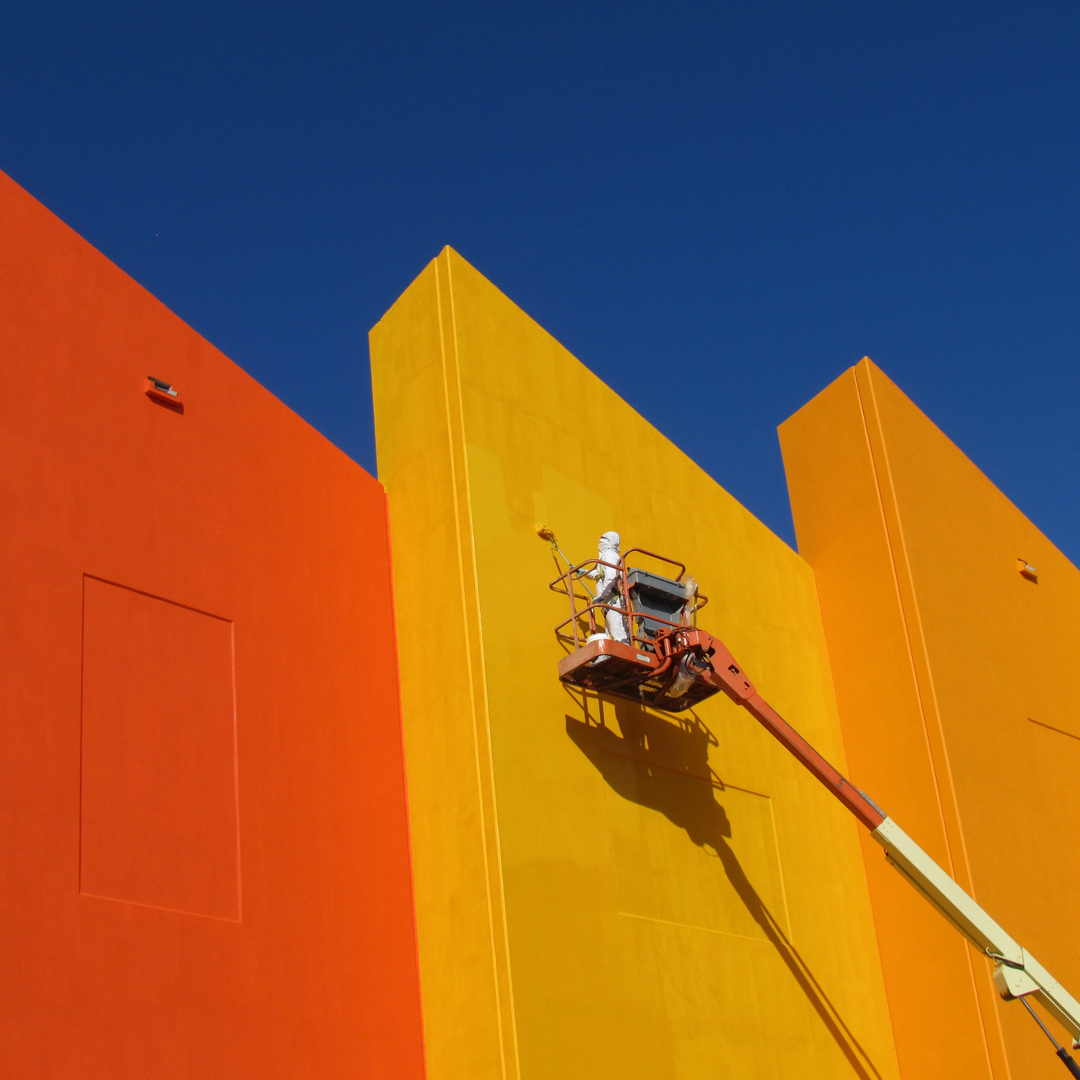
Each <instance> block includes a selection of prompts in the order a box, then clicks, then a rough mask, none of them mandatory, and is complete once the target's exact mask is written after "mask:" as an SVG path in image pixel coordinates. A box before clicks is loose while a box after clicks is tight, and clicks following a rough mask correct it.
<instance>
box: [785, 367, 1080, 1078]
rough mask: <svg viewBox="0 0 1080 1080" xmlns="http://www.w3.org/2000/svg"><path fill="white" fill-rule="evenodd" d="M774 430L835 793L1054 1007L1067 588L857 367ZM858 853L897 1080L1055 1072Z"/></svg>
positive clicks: (1076, 653) (954, 947)
mask: <svg viewBox="0 0 1080 1080" xmlns="http://www.w3.org/2000/svg"><path fill="white" fill-rule="evenodd" d="M780 434H781V442H782V445H783V450H784V460H785V464H786V468H787V472H788V482H789V487H790V490H791V499H792V508H793V512H794V517H795V526H796V531H797V534H798V538H799V550H800V553H801V554H802V555H803V556H804V557H805V558H806V559H807V561H808V562H809V563H810V564H811V566H812V567H813V568H814V572H815V576H816V581H817V588H818V595H819V597H820V602H821V611H822V618H823V621H824V626H825V633H826V640H827V642H828V648H829V658H830V664H831V667H832V671H833V678H834V684H835V688H836V695H837V704H838V707H839V710H840V719H841V724H842V727H843V732H844V741H845V745H846V748H847V754H848V760H849V763H850V770H851V774H852V778H853V780H854V781H855V782H856V783H857V784H859V785H860V786H862V787H863V788H865V789H866V790H867V791H868V792H870V794H871V795H872V796H873V797H874V798H875V799H876V800H877V801H878V802H879V803H880V804H881V805H882V806H884V808H885V809H886V810H887V811H888V812H889V814H890V815H891V816H892V817H894V818H895V819H896V821H897V822H898V824H899V825H900V826H901V827H902V828H903V829H905V830H906V831H907V832H908V833H909V834H910V835H912V836H913V837H914V839H915V840H916V841H917V842H918V843H920V844H921V845H922V846H923V847H925V848H926V850H927V851H928V852H929V853H930V854H931V855H932V856H933V857H934V858H935V859H936V860H937V861H938V862H939V863H941V865H943V866H944V867H945V868H946V869H948V870H949V871H950V872H951V873H952V874H953V876H954V877H955V878H956V880H957V881H958V882H959V883H960V884H961V885H962V886H963V887H964V888H966V889H967V890H968V891H969V892H971V893H972V894H973V895H974V896H975V898H976V899H977V900H978V901H979V903H981V904H982V905H983V906H984V907H985V908H986V909H987V910H988V911H989V912H990V914H991V915H992V916H994V917H995V918H996V919H997V920H998V921H999V922H1000V923H1001V924H1002V925H1003V926H1004V927H1005V929H1006V930H1007V931H1008V932H1009V933H1011V934H1012V936H1013V937H1015V938H1016V939H1017V940H1019V941H1020V943H1021V944H1022V945H1024V946H1025V947H1026V948H1028V949H1029V950H1030V951H1031V952H1032V953H1033V954H1034V955H1035V956H1036V957H1038V959H1039V960H1040V961H1041V962H1042V963H1043V964H1044V965H1046V966H1047V967H1048V968H1049V969H1050V970H1051V971H1052V972H1053V973H1054V975H1055V976H1056V977H1057V978H1058V979H1060V980H1061V981H1062V982H1063V983H1064V984H1065V986H1067V987H1069V988H1070V989H1071V990H1072V991H1073V992H1074V993H1076V992H1077V990H1078V988H1080V954H1078V953H1077V949H1076V927H1077V926H1078V925H1080V889H1078V887H1080V855H1078V854H1077V853H1076V851H1075V845H1073V844H1072V843H1071V839H1072V825H1073V824H1074V823H1075V822H1076V821H1077V820H1078V819H1080V790H1078V787H1077V777H1078V776H1080V720H1078V719H1077V716H1078V713H1077V703H1078V702H1080V662H1078V661H1080V648H1078V644H1077V643H1078V636H1077V627H1078V626H1080V572H1078V571H1077V569H1076V568H1075V567H1074V566H1072V565H1071V564H1070V563H1069V562H1068V560H1066V559H1065V557H1064V556H1063V555H1062V554H1061V553H1060V552H1059V551H1057V550H1056V549H1055V548H1054V546H1053V545H1052V544H1051V543H1050V542H1049V541H1048V540H1047V539H1046V537H1044V536H1043V535H1042V534H1041V533H1040V532H1039V531H1038V530H1037V529H1036V528H1035V526H1034V525H1032V524H1031V522H1029V521H1028V520H1027V519H1026V518H1025V517H1024V516H1023V515H1022V514H1021V513H1020V512H1019V511H1018V510H1017V509H1016V507H1014V506H1013V505H1012V504H1011V503H1010V502H1009V501H1008V500H1007V499H1006V498H1005V497H1004V496H1003V495H1002V494H1001V492H1000V491H998V490H997V488H995V487H994V485H993V484H991V483H990V481H989V480H988V479H987V478H986V477H985V476H984V475H983V474H982V473H981V472H980V471H979V470H978V469H977V468H976V466H975V465H973V464H972V462H971V461H970V460H969V459H968V458H966V457H965V456H964V454H963V453H961V451H960V450H959V449H958V448H957V447H956V446H955V445H954V444H953V443H951V442H950V441H949V439H948V438H947V437H946V436H945V435H944V434H942V432H941V431H940V430H938V429H937V428H936V427H935V426H934V425H933V424H932V423H931V421H930V420H929V419H927V417H926V416H925V415H924V414H923V413H922V412H920V411H919V409H918V408H916V406H915V405H913V404H912V402H911V401H910V400H909V399H908V398H906V397H905V396H904V394H903V393H902V392H901V391H900V390H899V389H898V388H897V387H896V386H895V384H893V383H892V382H891V381H890V380H889V379H888V378H887V377H886V376H885V375H884V374H883V373H882V371H881V370H880V369H879V368H877V367H875V366H874V365H873V364H872V363H871V362H870V361H869V360H864V361H863V362H862V363H860V364H859V365H858V367H856V368H854V369H852V370H850V371H848V372H846V373H845V374H844V375H842V376H841V377H840V378H839V379H837V380H836V382H834V383H833V384H832V385H831V386H829V387H828V388H826V389H825V390H824V391H822V392H821V394H819V395H818V396H817V397H816V398H815V399H814V400H813V401H811V402H810V403H809V404H808V405H806V406H804V407H803V409H801V410H800V411H799V412H798V413H796V414H795V415H794V416H793V417H792V418H791V419H789V420H788V421H786V422H785V424H784V425H783V426H782V427H781V429H780ZM1018 558H1023V559H1026V560H1027V561H1029V562H1030V563H1031V564H1032V565H1034V566H1035V567H1036V569H1037V570H1038V571H1039V579H1038V582H1037V583H1035V582H1031V581H1028V580H1026V579H1025V578H1024V577H1022V576H1021V575H1020V573H1019V572H1018V564H1017V559H1018ZM864 851H865V856H866V862H867V875H868V879H869V882H870V890H871V899H872V903H873V908H874V916H875V922H876V924H877V929H878V938H879V943H880V949H881V957H882V965H883V969H884V972H885V983H886V990H887V993H888V998H889V1008H890V1013H891V1015H892V1020H893V1027H894V1031H895V1035H896V1046H897V1053H898V1056H899V1059H900V1067H901V1072H902V1074H903V1075H904V1076H905V1077H909V1078H911V1080H930V1078H937V1077H941V1078H945V1077H950V1078H955V1077H958V1076H963V1077H965V1078H977V1077H991V1076H992V1077H994V1078H995V1080H1003V1078H1004V1077H1007V1076H1010V1075H1011V1076H1014V1077H1017V1078H1023V1080H1028V1078H1039V1077H1043V1076H1046V1077H1047V1078H1048V1080H1050V1078H1052V1077H1056V1076H1058V1075H1059V1074H1060V1071H1061V1065H1060V1064H1059V1063H1058V1062H1057V1061H1056V1060H1055V1059H1054V1057H1053V1054H1052V1051H1051V1048H1050V1044H1049V1043H1048V1042H1046V1040H1045V1037H1044V1036H1043V1035H1042V1034H1041V1033H1040V1032H1039V1031H1038V1029H1037V1028H1036V1027H1035V1025H1034V1023H1033V1022H1032V1021H1031V1019H1030V1017H1028V1016H1027V1015H1026V1014H1025V1013H1024V1011H1023V1009H1022V1007H1021V1006H1020V1005H1019V1004H1016V1003H1011V1004H1006V1003H1005V1002H1002V1001H1001V1000H1000V999H999V998H998V997H997V995H996V993H995V992H994V990H993V987H992V984H991V981H990V965H989V961H987V960H985V959H983V958H981V957H979V956H977V955H975V954H974V952H973V951H972V950H971V949H970V948H969V947H968V946H967V945H966V944H965V943H964V942H963V940H962V939H961V938H960V936H959V935H958V934H956V932H955V931H953V930H952V929H951V927H949V926H948V925H947V924H946V923H945V922H944V920H942V919H941V918H940V917H939V916H938V915H936V914H935V913H934V912H933V911H932V910H931V909H930V907H929V905H927V904H925V902H924V901H923V900H922V899H921V898H920V897H918V896H917V895H916V894H915V892H914V891H913V890H912V889H911V888H910V887H909V886H908V885H907V884H906V883H905V882H904V881H903V880H902V879H901V878H900V876H899V875H898V874H897V873H896V872H895V871H893V870H892V869H891V868H889V867H888V866H887V864H886V863H885V861H884V859H883V857H882V853H881V851H880V849H878V848H877V846H876V845H875V844H873V843H872V842H870V841H869V840H866V842H865V845H864ZM1058 1034H1059V1036H1060V1038H1061V1039H1062V1040H1064V1033H1063V1032H1061V1031H1059V1032H1058Z"/></svg>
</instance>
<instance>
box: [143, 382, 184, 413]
mask: <svg viewBox="0 0 1080 1080" xmlns="http://www.w3.org/2000/svg"><path fill="white" fill-rule="evenodd" d="M146 396H147V397H148V398H149V399H150V400H151V401H155V402H157V404H158V405H164V406H165V407H166V408H167V409H172V410H174V411H175V412H183V411H184V403H183V402H182V401H181V400H180V395H179V394H178V393H177V392H176V387H175V386H173V385H172V384H171V383H167V382H165V380H164V379H155V378H154V376H153V375H147V376H146Z"/></svg>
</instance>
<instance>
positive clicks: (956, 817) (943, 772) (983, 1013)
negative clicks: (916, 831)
mask: <svg viewBox="0 0 1080 1080" xmlns="http://www.w3.org/2000/svg"><path fill="white" fill-rule="evenodd" d="M863 379H865V382H866V394H865V395H864V393H863V387H862V385H861V384H862V381H863ZM855 386H856V390H857V391H858V399H859V408H860V411H861V412H862V420H863V426H864V429H865V431H866V435H867V442H868V444H869V447H870V460H871V464H872V466H873V473H874V484H875V487H876V489H877V494H878V500H879V503H880V505H881V511H882V517H883V519H884V524H885V541H886V544H887V545H888V549H889V561H890V564H891V565H892V569H893V581H894V584H895V586H896V590H897V599H898V601H899V607H900V617H901V620H902V622H903V626H904V637H905V640H906V642H907V648H908V659H909V662H910V664H911V668H912V676H913V681H914V685H915V693H916V697H917V699H918V703H919V715H920V717H921V719H922V725H923V735H924V738H925V739H926V748H927V752H928V754H929V759H930V770H931V774H932V776H933V780H934V791H935V795H936V797H937V804H938V814H939V818H940V820H941V826H942V831H943V833H944V837H945V848H946V852H947V854H948V857H949V864H950V865H949V870H950V872H951V873H952V875H953V877H954V879H955V880H956V881H957V882H958V884H960V886H961V887H962V888H964V889H965V890H966V891H967V892H968V893H970V894H972V895H973V894H974V890H973V888H972V882H971V867H970V864H969V862H968V856H967V845H966V843H965V841H964V831H963V825H962V821H961V818H960V808H959V804H958V802H957V798H956V790H955V786H954V784H953V779H952V768H951V763H950V760H949V752H948V745H947V743H946V742H945V731H944V727H943V725H942V723H941V711H940V708H939V706H938V702H937V693H936V689H935V686H934V677H933V671H932V670H931V667H930V656H929V653H928V651H927V647H926V638H925V634H924V632H923V626H922V617H921V614H920V612H919V602H918V597H917V596H916V594H915V582H914V578H913V575H912V571H911V564H910V561H909V560H908V556H907V545H906V542H905V540H904V532H903V522H902V521H901V519H900V506H899V503H898V501H897V498H896V489H895V484H894V482H893V476H892V468H891V465H890V463H889V453H888V448H887V447H886V445H885V433H884V429H883V427H882V423H881V415H880V412H879V411H878V405H877V396H876V394H875V392H874V385H873V378H872V374H871V368H870V366H869V364H867V363H865V362H864V363H863V364H860V365H859V366H858V367H856V368H855ZM867 398H868V399H869V405H870V408H871V409H872V410H873V421H874V422H873V426H872V427H871V424H870V421H869V416H868V415H867V408H866V404H867V402H866V399H867ZM875 436H876V438H875ZM875 442H876V443H877V446H876V447H875ZM886 490H887V491H888V500H886V498H885V492H886ZM890 511H891V513H890ZM894 534H895V535H894ZM920 669H921V670H920ZM923 684H925V690H924V685H923ZM928 706H929V708H928ZM931 712H932V713H933V716H932V717H931V715H930V713H931ZM931 723H933V725H934V736H935V737H934V738H932V737H931V731H930V727H931ZM935 743H936V744H937V746H936V747H935ZM943 787H944V788H945V790H944V791H943V790H942V789H943ZM946 800H948V811H947V810H946ZM958 871H959V872H958ZM964 956H965V957H966V959H967V962H968V969H969V972H970V974H971V982H972V989H973V990H974V992H975V1003H976V1005H977V1006H978V1012H979V1021H980V1026H981V1029H982V1035H983V1048H984V1051H985V1053H986V1060H987V1065H988V1067H989V1069H990V1073H991V1075H994V1074H995V1073H997V1072H998V1071H999V1069H997V1068H995V1061H997V1062H998V1063H999V1065H1000V1068H1001V1069H1003V1070H1004V1074H1005V1076H1006V1077H1009V1076H1011V1075H1012V1072H1011V1069H1010V1067H1009V1059H1008V1054H1007V1052H1006V1049H1005V1041H1004V1033H1003V1032H1002V1030H1001V1020H1000V1017H999V1016H998V1014H997V1009H996V1006H995V1003H994V1000H993V997H992V994H993V986H992V984H990V983H989V982H988V980H987V979H986V978H985V977H984V978H982V979H980V978H979V974H980V973H978V972H977V971H976V969H975V964H974V961H973V959H972V956H971V950H970V949H968V948H965V950H964ZM988 990H989V991H990V994H991V997H990V1000H989V1001H987V1000H986V998H987V991H988ZM988 1011H989V1012H990V1016H989V1017H988V1016H987V1012H988ZM991 1027H992V1028H993V1029H994V1030H995V1031H996V1033H997V1036H998V1038H997V1042H998V1045H999V1047H1000V1056H999V1055H997V1054H995V1053H994V1052H993V1050H992V1049H991V1035H990V1030H989V1029H990V1028H991Z"/></svg>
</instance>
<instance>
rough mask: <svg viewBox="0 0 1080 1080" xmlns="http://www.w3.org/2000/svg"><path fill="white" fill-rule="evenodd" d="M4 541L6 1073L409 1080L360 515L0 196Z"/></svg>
mask: <svg viewBox="0 0 1080 1080" xmlns="http://www.w3.org/2000/svg"><path fill="white" fill-rule="evenodd" d="M147 375H155V376H158V377H160V378H162V379H165V380H167V381H169V382H172V383H174V384H176V386H177V387H178V388H179V391H180V397H181V399H182V403H183V407H184V410H183V412H180V411H179V410H177V409H173V408H168V407H166V406H164V405H161V404H157V403H155V402H154V401H152V400H151V399H150V398H148V397H147V395H146V393H145V392H144V391H145V386H146V377H147ZM0 521H2V522H3V527H2V528H0V627H2V629H3V648H2V649H0V725H2V737H0V925H2V927H3V932H2V933H0V1047H2V1049H0V1060H2V1063H3V1066H2V1072H3V1074H4V1075H5V1076H10V1077H25V1078H27V1080H31V1078H32V1080H45V1078H50V1080H51V1078H57V1080H60V1078H63V1080H72V1078H74V1077H79V1078H85V1080H94V1078H98V1077H100V1078H102V1080H105V1078H107V1080H148V1078H153V1080H181V1078H183V1080H194V1078H196V1077H197V1078H199V1080H209V1078H218V1077H220V1078H226V1077H227V1078H229V1080H237V1078H241V1077H253V1078H254V1077H257V1078H259V1080H271V1078H281V1080H300V1078H302V1077H309V1078H316V1077H317V1078H319V1080H327V1078H331V1077H356V1076H365V1077H395V1078H397V1077H401V1078H419V1077H421V1076H422V1075H423V1060H422V1045H421V1029H420V1012H419V993H418V985H417V969H416V953H415V940H414V923H413V912H412V906H411V895H410V888H411V886H410V873H409V854H408V836H407V827H406V806H405V792H404V776H403V766H402V754H401V737H400V721H399V712H398V696H397V674H396V661H395V649H394V636H393V630H392V623H393V612H392V605H391V591H390V572H389V557H388V556H389V552H388V543H387V530H386V517H385V501H384V495H383V492H382V490H381V488H380V487H379V485H378V483H377V482H376V481H375V480H374V479H372V478H371V477H370V476H368V475H367V474H366V473H364V471H363V470H362V469H361V468H360V467H359V466H358V465H356V464H355V463H354V462H352V461H350V460H349V459H348V458H346V457H345V455H344V454H342V453H341V452H340V451H338V450H336V449H335V448H334V447H333V446H331V445H330V444H329V443H328V442H327V441H326V440H325V439H323V438H322V437H321V436H319V435H318V434H317V433H316V432H315V431H313V430H312V429H311V428H310V427H309V426H308V425H306V424H305V423H304V422H303V421H301V420H300V418H299V417H297V416H296V415H295V414H294V413H292V412H290V411H289V410H288V409H287V408H285V406H284V405H282V404H281V402H279V401H277V400H276V399H275V398H274V397H273V396H272V395H271V394H269V393H268V392H267V391H266V390H264V389H263V388H262V387H260V386H259V385H258V384H257V383H255V382H254V381H253V380H252V379H250V378H249V377H248V376H247V375H245V374H244V373H243V372H242V371H241V370H240V369H239V368H237V367H236V366H235V365H234V364H232V363H231V362H230V361H229V360H228V359H227V358H226V357H224V356H222V355H221V353H219V352H218V351H217V350H216V349H214V348H213V347H212V346H211V345H209V344H208V343H207V342H206V341H204V340H203V339H202V338H200V337H199V336H198V335H197V334H196V333H195V332H194V331H193V330H191V329H190V328H189V327H187V326H185V325H184V324H183V323H182V322H181V321H180V320H179V319H177V318H176V316H174V315H172V314H171V313H170V312H169V311H167V310H166V309H165V308H164V307H163V306H162V305H161V304H160V303H158V301H156V300H155V299H154V298H153V297H151V296H150V295H149V294H148V293H146V292H145V291H144V290H143V289H141V288H140V287H139V286H138V285H136V284H135V282H133V281H132V280H131V279H130V278H128V277H127V276H126V275H125V274H123V273H122V272H121V271H120V270H119V269H117V267H115V266H113V265H112V264H111V263H110V262H109V261H108V260H107V259H105V258H104V257H103V256H102V255H101V254H100V253H98V252H97V251H95V250H94V249H93V248H92V247H91V246H90V245H89V244H87V243H86V242H85V241H83V240H81V239H80V238H79V237H78V236H76V235H75V234H74V233H73V232H72V231H71V230H70V229H68V228H67V227H66V226H64V225H63V224H62V223H61V222H60V221H58V220H57V219H56V218H55V217H54V216H53V215H52V214H50V213H49V212H48V211H47V210H45V208H44V207H42V206H41V205H40V204H39V203H37V202H35V201H34V200H33V199H32V198H30V196H29V195H27V194H26V192H24V191H22V190H21V189H20V188H19V187H18V186H17V185H15V184H14V183H13V182H12V181H10V180H9V179H8V178H6V177H4V176H2V175H0Z"/></svg>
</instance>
